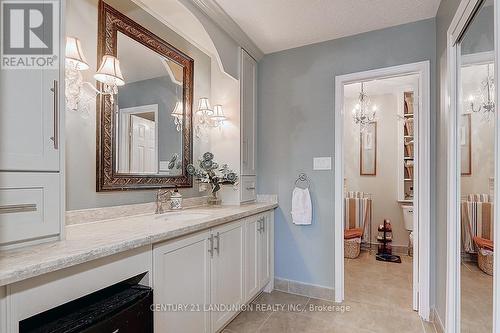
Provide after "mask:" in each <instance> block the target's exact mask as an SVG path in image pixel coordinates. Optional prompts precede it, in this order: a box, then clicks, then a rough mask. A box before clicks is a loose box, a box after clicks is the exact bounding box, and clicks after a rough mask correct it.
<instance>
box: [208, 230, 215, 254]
mask: <svg viewBox="0 0 500 333" xmlns="http://www.w3.org/2000/svg"><path fill="white" fill-rule="evenodd" d="M208 241H209V242H210V247H209V248H208V253H210V258H213V257H214V235H210V237H208Z"/></svg>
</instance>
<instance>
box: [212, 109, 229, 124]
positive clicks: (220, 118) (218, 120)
mask: <svg viewBox="0 0 500 333" xmlns="http://www.w3.org/2000/svg"><path fill="white" fill-rule="evenodd" d="M210 119H211V120H212V122H213V126H214V127H219V128H220V127H222V125H223V124H224V120H226V119H227V118H226V116H224V110H222V105H220V104H217V105H214V114H213V115H212V116H210Z"/></svg>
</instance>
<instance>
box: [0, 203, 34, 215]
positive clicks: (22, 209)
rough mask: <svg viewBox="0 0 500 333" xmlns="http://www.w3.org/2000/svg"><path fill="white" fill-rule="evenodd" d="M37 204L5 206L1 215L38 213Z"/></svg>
mask: <svg viewBox="0 0 500 333" xmlns="http://www.w3.org/2000/svg"><path fill="white" fill-rule="evenodd" d="M36 210H37V208H36V204H20V205H3V206H0V214H10V213H26V212H36Z"/></svg>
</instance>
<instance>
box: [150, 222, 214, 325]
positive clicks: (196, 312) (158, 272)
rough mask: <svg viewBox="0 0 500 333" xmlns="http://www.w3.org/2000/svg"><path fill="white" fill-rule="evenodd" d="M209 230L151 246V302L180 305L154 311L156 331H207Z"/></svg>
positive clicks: (208, 316) (208, 313)
mask: <svg viewBox="0 0 500 333" xmlns="http://www.w3.org/2000/svg"><path fill="white" fill-rule="evenodd" d="M212 242H213V236H212V235H211V232H210V230H207V231H205V232H200V233H197V234H195V235H194V236H188V237H186V238H183V239H180V240H177V241H174V242H167V243H164V244H161V245H158V246H155V247H154V248H153V289H154V303H155V304H159V305H160V306H167V307H168V306H171V305H172V306H173V305H179V304H183V305H186V306H188V308H184V309H181V308H172V309H169V308H166V309H160V311H157V312H155V320H154V330H155V332H186V333H188V332H193V333H194V332H199V333H208V332H210V312H208V311H205V309H204V307H205V306H206V305H208V304H210V264H211V258H210V251H211V247H212Z"/></svg>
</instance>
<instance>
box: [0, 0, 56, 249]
mask: <svg viewBox="0 0 500 333" xmlns="http://www.w3.org/2000/svg"><path fill="white" fill-rule="evenodd" d="M47 6H52V7H51V8H52V10H53V19H54V20H58V21H59V22H56V23H57V24H58V26H59V29H58V30H59V35H56V36H52V32H53V31H52V29H43V34H51V36H49V37H48V38H49V39H51V40H52V46H53V47H54V48H57V49H58V55H59V57H58V58H57V59H58V60H57V61H59V64H58V66H56V67H58V68H47V67H42V68H29V69H20V68H15V69H12V68H11V69H7V68H1V66H0V133H1V134H0V135H1V137H0V180H1V182H0V235H1V236H0V247H2V248H5V247H14V246H18V245H21V244H25V243H26V242H31V243H34V242H39V241H43V240H44V238H47V237H48V236H55V237H51V239H54V238H56V239H57V237H58V236H59V234H60V232H61V230H60V229H61V225H62V217H63V215H64V214H63V212H64V207H63V206H64V205H63V201H62V198H63V197H64V195H61V194H62V193H64V192H63V190H62V184H63V183H64V182H63V181H62V180H63V175H62V168H61V165H63V164H64V155H63V154H62V153H61V151H62V149H63V148H64V143H63V140H64V137H63V134H64V133H63V129H64V125H63V124H64V119H63V117H64V112H63V110H64V96H63V94H64V40H65V38H64V22H63V17H64V15H63V10H64V8H63V7H64V1H57V0H56V1H50V2H47ZM11 15H13V14H11ZM42 37H43V38H42V40H46V38H45V37H46V35H43V36H42Z"/></svg>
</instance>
